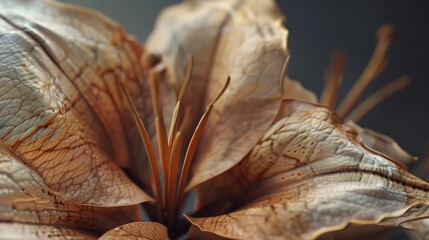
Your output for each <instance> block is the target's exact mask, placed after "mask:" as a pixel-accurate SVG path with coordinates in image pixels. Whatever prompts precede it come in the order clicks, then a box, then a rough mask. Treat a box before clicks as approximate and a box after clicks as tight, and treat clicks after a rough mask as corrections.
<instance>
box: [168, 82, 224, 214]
mask: <svg viewBox="0 0 429 240" xmlns="http://www.w3.org/2000/svg"><path fill="white" fill-rule="evenodd" d="M230 81H231V79H230V77H228V79H227V80H226V83H225V85H224V87H223V88H222V89H221V91H220V92H219V94H218V95H217V97H216V98H215V99H214V100H213V101H212V102H211V103H210V104H209V105H208V106H207V108H206V111H205V113H204V114H203V116H202V117H201V119H200V121H199V122H198V125H197V127H196V128H195V131H194V133H193V134H192V137H191V140H190V142H189V145H188V148H187V149H186V154H185V159H184V161H183V166H182V171H181V173H180V177H179V188H178V190H177V207H176V210H177V211H178V209H181V208H182V205H183V198H184V189H185V184H186V180H187V178H188V174H189V170H190V167H191V163H192V159H193V157H194V154H195V150H196V148H197V143H198V141H199V139H200V138H201V134H202V132H203V130H204V127H205V125H206V123H207V120H208V118H209V116H210V113H211V111H212V110H213V106H214V104H215V103H216V102H217V100H219V98H220V97H221V96H222V94H223V93H224V92H225V90H226V89H227V87H228V85H229V83H230ZM175 215H178V213H176V214H175Z"/></svg>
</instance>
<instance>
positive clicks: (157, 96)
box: [149, 70, 170, 197]
mask: <svg viewBox="0 0 429 240" xmlns="http://www.w3.org/2000/svg"><path fill="white" fill-rule="evenodd" d="M149 80H150V87H151V88H150V89H151V93H152V94H151V99H152V107H153V111H154V113H155V128H156V136H157V139H158V151H159V157H160V158H161V163H162V168H163V169H162V170H163V173H164V184H167V183H168V174H167V173H168V167H169V166H168V160H169V159H170V152H169V148H168V143H167V132H166V129H165V125H164V117H163V113H162V105H161V91H160V86H159V81H160V79H159V75H158V74H157V73H156V71H154V70H151V71H150V72H149ZM166 192H167V188H165V187H164V197H165V196H167V194H166Z"/></svg>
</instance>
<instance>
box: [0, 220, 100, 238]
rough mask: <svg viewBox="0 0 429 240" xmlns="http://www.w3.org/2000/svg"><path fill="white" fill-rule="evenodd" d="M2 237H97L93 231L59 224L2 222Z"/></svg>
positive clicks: (0, 224)
mask: <svg viewBox="0 0 429 240" xmlns="http://www.w3.org/2000/svg"><path fill="white" fill-rule="evenodd" d="M0 239H8V240H21V239H26V240H43V239H53V240H59V239H75V240H90V239H94V240H95V239H97V235H94V234H92V233H89V232H86V231H83V230H78V229H73V228H66V227H58V226H49V225H41V226H40V225H39V226H36V225H29V224H20V223H0Z"/></svg>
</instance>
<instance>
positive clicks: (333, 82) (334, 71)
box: [319, 51, 346, 108]
mask: <svg viewBox="0 0 429 240" xmlns="http://www.w3.org/2000/svg"><path fill="white" fill-rule="evenodd" d="M345 62H346V55H345V54H344V52H343V51H335V52H334V54H333V56H332V66H331V67H330V69H329V73H328V74H329V76H328V77H327V79H326V84H325V88H324V89H323V91H322V94H321V97H320V101H319V102H320V103H321V104H325V105H326V106H328V107H330V108H333V107H334V104H335V100H336V99H337V93H338V89H339V87H340V86H341V81H342V79H343V73H344V66H345Z"/></svg>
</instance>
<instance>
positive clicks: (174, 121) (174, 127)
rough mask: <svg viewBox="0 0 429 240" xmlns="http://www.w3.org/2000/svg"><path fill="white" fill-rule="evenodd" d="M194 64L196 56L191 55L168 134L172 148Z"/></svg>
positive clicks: (169, 144)
mask: <svg viewBox="0 0 429 240" xmlns="http://www.w3.org/2000/svg"><path fill="white" fill-rule="evenodd" d="M193 66H194V58H193V57H191V58H190V59H189V62H188V69H187V70H186V77H185V82H184V83H183V85H182V89H181V90H180V94H179V98H178V99H177V103H176V106H175V107H174V113H173V118H172V121H171V126H170V133H169V135H168V146H170V148H171V145H172V144H173V139H174V134H175V132H176V131H177V124H178V116H179V112H180V106H181V103H182V99H183V96H184V95H185V92H186V89H187V88H188V85H189V80H190V79H191V76H192V68H193Z"/></svg>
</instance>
